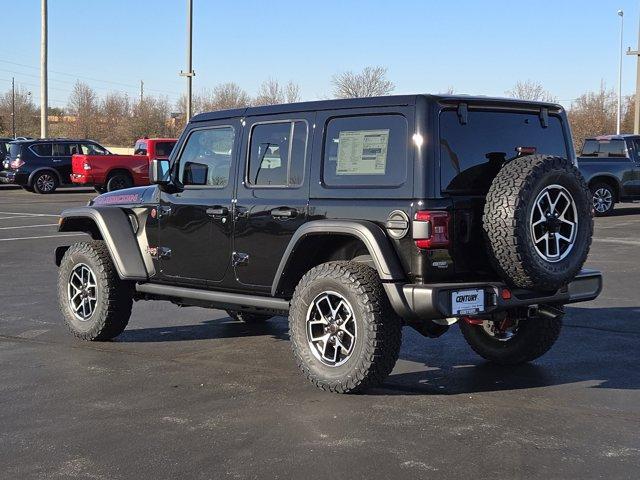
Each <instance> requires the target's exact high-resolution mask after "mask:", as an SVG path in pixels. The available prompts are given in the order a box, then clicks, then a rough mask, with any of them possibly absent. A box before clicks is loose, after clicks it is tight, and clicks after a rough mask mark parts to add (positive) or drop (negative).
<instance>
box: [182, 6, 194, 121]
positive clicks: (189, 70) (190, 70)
mask: <svg viewBox="0 0 640 480" xmlns="http://www.w3.org/2000/svg"><path fill="white" fill-rule="evenodd" d="M192 44H193V0H187V71H186V72H183V71H180V76H182V77H187V112H186V113H187V122H188V121H189V120H190V119H191V114H192V110H191V82H192V80H193V77H194V76H195V74H196V73H195V72H194V71H193V63H192V55H191V46H192Z"/></svg>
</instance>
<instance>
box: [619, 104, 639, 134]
mask: <svg viewBox="0 0 640 480" xmlns="http://www.w3.org/2000/svg"><path fill="white" fill-rule="evenodd" d="M622 101H623V104H622V124H621V125H620V131H621V132H622V133H633V127H634V113H635V111H636V96H635V95H628V96H626V97H624V99H623V100H622Z"/></svg>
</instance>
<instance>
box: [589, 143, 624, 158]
mask: <svg viewBox="0 0 640 480" xmlns="http://www.w3.org/2000/svg"><path fill="white" fill-rule="evenodd" d="M580 156H581V157H604V158H607V157H618V158H619V157H626V156H627V146H626V144H625V141H624V140H595V139H593V140H585V142H584V146H583V147H582V153H581V154H580Z"/></svg>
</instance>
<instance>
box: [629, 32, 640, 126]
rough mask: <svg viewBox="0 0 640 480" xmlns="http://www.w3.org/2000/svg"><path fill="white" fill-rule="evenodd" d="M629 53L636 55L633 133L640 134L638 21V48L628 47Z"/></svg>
mask: <svg viewBox="0 0 640 480" xmlns="http://www.w3.org/2000/svg"><path fill="white" fill-rule="evenodd" d="M627 55H635V56H636V105H635V110H634V114H633V133H634V134H636V135H638V134H640V23H638V50H631V47H629V48H628V49H627Z"/></svg>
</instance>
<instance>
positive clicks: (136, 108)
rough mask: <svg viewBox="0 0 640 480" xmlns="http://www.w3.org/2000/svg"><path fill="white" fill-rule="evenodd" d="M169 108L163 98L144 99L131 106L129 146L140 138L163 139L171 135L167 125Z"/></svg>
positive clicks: (169, 127)
mask: <svg viewBox="0 0 640 480" xmlns="http://www.w3.org/2000/svg"><path fill="white" fill-rule="evenodd" d="M170 116H171V108H170V106H169V101H168V99H167V98H165V97H157V98H154V97H145V98H144V99H143V100H142V101H140V102H137V103H135V104H134V105H133V108H132V116H131V122H130V125H129V145H133V142H134V141H135V140H136V139H138V138H142V137H145V136H146V137H164V136H167V135H170V134H172V129H171V126H170V124H169V118H170Z"/></svg>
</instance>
